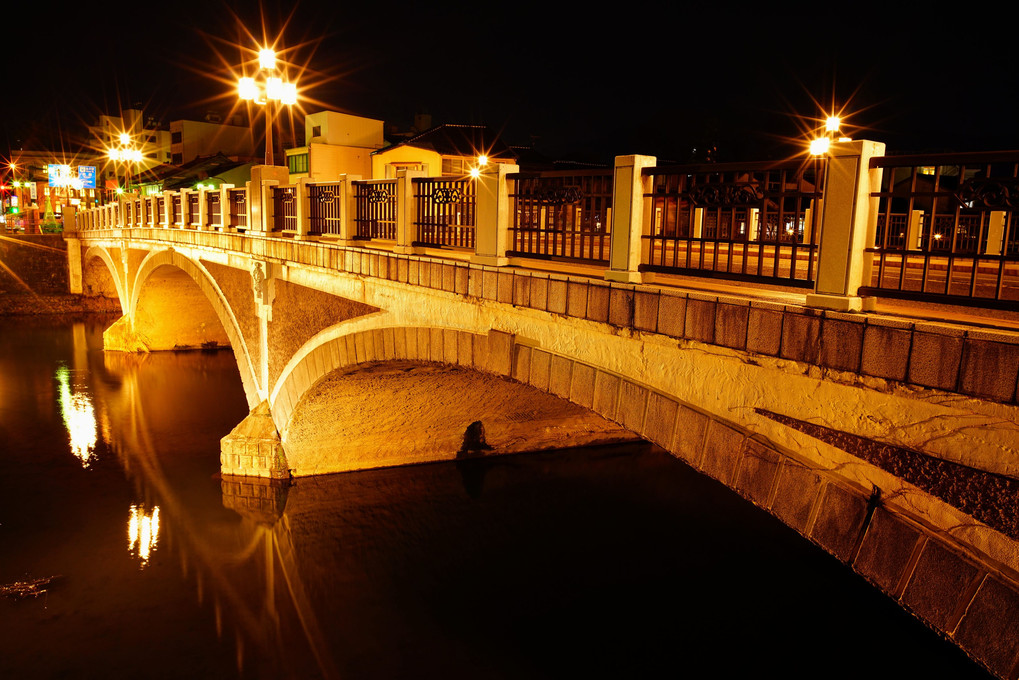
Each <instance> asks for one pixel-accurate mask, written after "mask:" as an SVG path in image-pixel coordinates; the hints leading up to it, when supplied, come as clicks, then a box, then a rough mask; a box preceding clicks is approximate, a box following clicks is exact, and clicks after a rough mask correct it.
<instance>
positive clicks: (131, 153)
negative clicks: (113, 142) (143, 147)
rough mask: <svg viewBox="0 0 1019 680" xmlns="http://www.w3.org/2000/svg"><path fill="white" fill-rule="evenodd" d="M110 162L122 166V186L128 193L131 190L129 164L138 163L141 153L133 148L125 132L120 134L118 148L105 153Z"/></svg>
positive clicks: (129, 137) (129, 136)
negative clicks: (121, 164)
mask: <svg viewBox="0 0 1019 680" xmlns="http://www.w3.org/2000/svg"><path fill="white" fill-rule="evenodd" d="M107 155H108V156H109V157H110V160H111V161H113V162H115V163H123V164H124V185H125V187H126V189H127V190H128V191H130V190H131V163H140V162H141V160H142V152H141V151H139V150H138V149H136V148H134V145H133V144H132V143H131V135H129V134H127V133H126V132H121V133H120V146H119V147H116V148H112V149H110V150H109V151H108V152H107Z"/></svg>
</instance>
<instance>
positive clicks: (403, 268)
mask: <svg viewBox="0 0 1019 680" xmlns="http://www.w3.org/2000/svg"><path fill="white" fill-rule="evenodd" d="M408 269H409V267H408V266H407V258H404V257H401V258H400V259H399V260H397V261H396V280H397V281H400V282H401V283H407V277H408V276H409V274H408V271H407V270H408Z"/></svg>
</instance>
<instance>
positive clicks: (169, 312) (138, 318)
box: [105, 248, 261, 408]
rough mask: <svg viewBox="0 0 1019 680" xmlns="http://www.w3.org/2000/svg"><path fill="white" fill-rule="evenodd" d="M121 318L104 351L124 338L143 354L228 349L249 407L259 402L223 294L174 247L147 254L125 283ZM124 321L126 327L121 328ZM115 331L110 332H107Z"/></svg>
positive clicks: (251, 365) (253, 373)
mask: <svg viewBox="0 0 1019 680" xmlns="http://www.w3.org/2000/svg"><path fill="white" fill-rule="evenodd" d="M129 284H130V285H129V286H128V287H127V290H128V291H129V292H128V296H127V303H126V304H124V303H123V302H122V306H124V307H125V317H124V319H122V320H121V322H118V324H121V326H120V328H117V326H118V324H115V325H114V326H113V327H111V328H110V329H108V330H107V337H106V338H105V342H106V344H107V347H108V348H109V347H111V346H112V347H118V343H117V342H116V340H115V339H114V338H115V336H116V335H117V334H118V333H119V334H125V333H126V334H127V336H128V338H129V339H128V341H127V342H128V343H129V346H128V347H119V348H121V349H127V348H130V347H131V346H132V345H133V346H134V347H136V348H137V349H141V350H146V351H147V350H162V349H197V348H216V347H227V346H229V347H231V348H232V349H233V352H234V356H235V357H236V360H237V368H238V370H239V372H240V376H241V382H242V384H243V386H244V393H245V396H246V398H247V401H248V406H249V408H250V407H254V406H255V405H257V404H258V403H259V402H260V401H261V397H260V396H259V389H258V382H257V380H256V376H257V372H256V370H255V365H254V362H253V361H252V357H251V353H250V351H249V350H248V347H247V345H246V343H245V341H244V337H243V334H242V333H241V332H240V328H239V325H238V322H237V318H236V316H235V314H234V311H233V310H232V309H231V307H230V305H229V303H228V302H227V300H226V297H225V296H224V294H223V292H222V291H221V290H220V288H219V286H218V285H217V283H216V281H215V279H214V278H213V277H212V275H211V274H210V273H209V272H208V271H207V270H206V268H205V267H203V266H202V265H201V263H199V262H196V261H195V260H192V259H191V258H188V257H186V256H185V255H183V254H181V253H180V252H177V251H176V250H174V249H172V248H167V249H162V250H154V251H150V252H149V253H147V254H146V255H145V256H144V258H143V259H142V260H141V262H140V263H139V265H138V267H137V269H136V271H135V272H134V274H133V276H131V277H130V278H129ZM125 320H126V324H127V326H129V328H124V325H123V324H122V322H124V321H125ZM111 331H113V333H111Z"/></svg>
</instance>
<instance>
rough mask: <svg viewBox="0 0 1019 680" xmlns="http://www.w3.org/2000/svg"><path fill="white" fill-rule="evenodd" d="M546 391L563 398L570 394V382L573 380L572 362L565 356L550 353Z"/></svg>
mask: <svg viewBox="0 0 1019 680" xmlns="http://www.w3.org/2000/svg"><path fill="white" fill-rule="evenodd" d="M549 371H550V372H549V379H548V391H549V392H551V393H552V394H554V395H556V396H558V397H562V398H564V399H566V398H568V397H569V396H570V383H571V381H572V380H573V362H572V361H570V360H569V359H567V358H566V357H561V356H558V355H556V354H553V355H552V365H551V367H550V369H549Z"/></svg>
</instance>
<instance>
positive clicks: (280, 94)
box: [237, 48, 297, 165]
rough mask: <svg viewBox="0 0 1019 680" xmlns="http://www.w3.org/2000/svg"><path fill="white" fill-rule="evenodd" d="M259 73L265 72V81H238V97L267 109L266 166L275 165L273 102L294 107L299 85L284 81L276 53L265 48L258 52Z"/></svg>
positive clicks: (241, 79) (242, 79) (245, 78)
mask: <svg viewBox="0 0 1019 680" xmlns="http://www.w3.org/2000/svg"><path fill="white" fill-rule="evenodd" d="M258 67H259V71H263V72H264V80H262V81H256V80H255V79H254V78H248V77H244V78H240V79H239V80H238V81H237V95H238V96H239V97H240V98H241V99H244V100H246V101H251V102H254V103H256V104H258V105H259V106H264V107H265V164H266V165H273V157H272V146H273V145H272V126H273V106H274V104H272V103H271V102H279V103H280V104H286V105H287V106H292V105H294V104H296V103H297V83H290V82H286V81H284V80H283V79H282V78H280V77H279V76H277V75H274V74H275V73H276V53H275V52H274V51H273V50H271V49H269V48H263V49H261V50H259V51H258Z"/></svg>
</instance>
